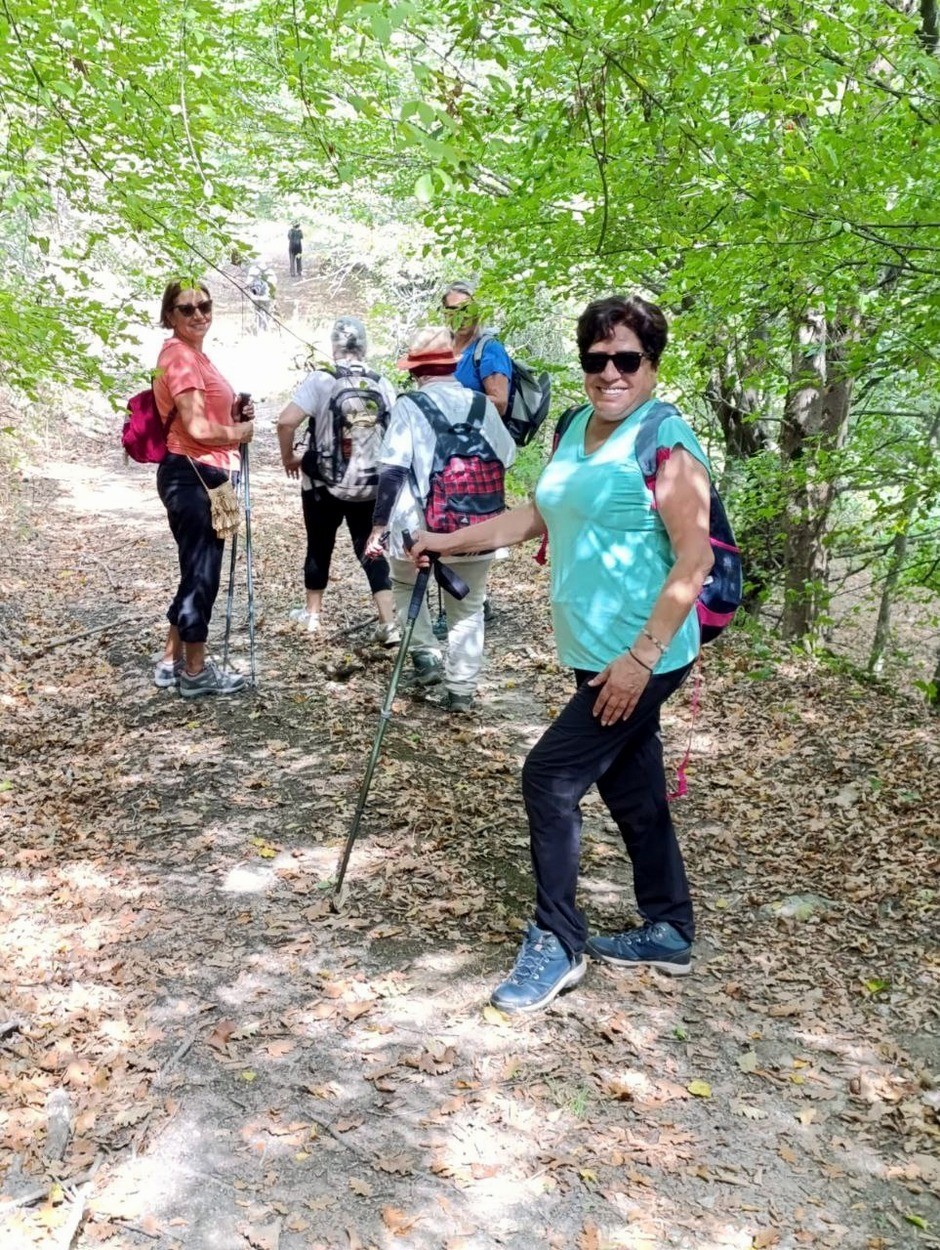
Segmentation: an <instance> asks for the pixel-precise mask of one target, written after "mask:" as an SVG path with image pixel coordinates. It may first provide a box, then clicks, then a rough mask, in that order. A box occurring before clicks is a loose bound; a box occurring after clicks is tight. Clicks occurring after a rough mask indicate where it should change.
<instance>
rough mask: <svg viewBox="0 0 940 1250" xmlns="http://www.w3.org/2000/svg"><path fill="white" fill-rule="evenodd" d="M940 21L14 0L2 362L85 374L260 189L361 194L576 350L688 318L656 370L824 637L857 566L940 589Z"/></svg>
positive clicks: (882, 10) (858, 14)
mask: <svg viewBox="0 0 940 1250" xmlns="http://www.w3.org/2000/svg"><path fill="white" fill-rule="evenodd" d="M936 26H937V22H936V11H935V6H934V5H933V4H932V3H930V2H929V0H922V2H921V3H919V4H916V5H914V4H907V3H903V2H901V0H898V2H897V3H888V2H886V0H837V2H836V3H833V4H829V5H823V4H821V3H817V2H813V0H782V2H781V3H779V4H775V5H773V6H760V5H757V6H755V5H752V4H748V3H744V0H701V2H696V3H694V4H693V3H691V2H689V0H677V2H676V3H673V4H672V5H668V6H667V5H662V4H660V3H658V0H639V3H637V4H634V5H629V6H625V5H623V4H622V3H620V2H619V0H547V2H544V3H543V2H539V3H531V4H525V3H519V4H517V3H488V4H487V3H484V4H479V3H477V2H476V0H474V2H473V3H470V0H440V2H439V3H435V4H434V5H430V4H422V3H417V2H413V0H401V2H399V3H389V2H387V0H367V2H363V3H357V2H356V0H337V2H334V3H330V4H326V3H324V2H323V0H290V3H287V2H286V0H268V2H263V0H240V2H239V3H235V4H232V3H226V4H223V3H220V2H218V0H192V2H190V3H187V4H185V5H184V6H179V7H177V6H169V5H161V4H159V3H156V2H155V0H133V2H132V3H130V4H126V3H125V4H120V5H119V4H117V3H115V0H97V2H96V3H80V4H78V5H74V4H71V3H70V4H68V5H66V4H65V3H64V2H63V0H53V2H52V3H48V4H44V5H43V6H41V7H40V6H38V5H36V4H28V3H22V2H21V3H19V4H17V3H15V0H0V28H2V34H3V35H4V40H3V51H0V98H2V101H3V115H2V122H0V126H2V135H3V141H4V143H3V151H4V155H3V158H2V165H0V179H2V183H0V196H2V204H3V209H4V213H3V221H4V225H3V227H2V230H3V235H4V237H3V243H4V250H5V255H6V264H5V266H4V269H3V273H2V274H0V368H2V369H3V371H4V374H5V376H6V377H7V378H8V379H9V380H11V381H13V382H15V383H17V384H19V385H20V386H23V387H26V388H27V389H28V388H30V387H33V386H35V384H36V383H37V381H38V379H39V378H40V377H42V376H45V375H47V374H48V372H49V370H50V368H52V369H54V370H55V371H56V372H57V373H58V374H59V375H60V376H62V377H69V376H85V377H86V378H87V377H89V376H91V377H93V376H94V373H95V369H96V367H97V366H96V364H95V361H96V360H97V359H99V357H98V356H97V355H96V354H95V353H90V352H88V351H86V350H84V348H85V346H86V345H87V344H88V343H89V341H91V340H92V339H93V338H95V337H96V336H97V337H101V338H105V339H107V340H108V342H109V343H112V344H113V343H115V342H116V341H117V333H118V332H119V331H120V329H121V327H122V324H123V321H124V319H125V318H126V317H127V313H128V305H127V303H126V302H125V301H128V300H133V298H134V296H135V295H136V294H137V293H139V292H140V291H141V289H143V287H144V286H145V285H146V283H147V281H148V280H150V279H148V277H147V275H149V274H152V273H154V272H156V271H160V272H165V270H166V267H167V265H168V264H177V265H179V266H198V267H201V268H206V267H208V266H211V265H212V264H214V263H217V262H219V261H220V259H222V258H223V257H224V256H225V255H226V254H227V250H228V249H229V248H230V247H231V245H232V241H233V238H234V237H235V236H236V235H237V233H238V227H239V224H240V223H243V222H244V221H245V220H246V215H247V214H248V212H249V210H250V208H251V205H252V204H254V203H257V196H258V192H259V190H260V189H261V188H262V187H263V188H264V190H265V194H266V195H267V197H268V198H269V200H270V199H271V198H274V199H276V197H277V196H278V195H287V194H289V193H292V192H296V191H297V189H298V188H300V187H307V188H310V189H311V191H313V190H315V189H316V188H317V187H323V188H336V187H345V188H347V189H348V199H347V201H346V204H347V211H349V212H354V211H361V203H362V201H361V199H359V198H357V194H358V192H360V191H362V190H363V189H367V190H368V192H369V193H370V202H371V203H373V204H374V203H375V202H376V201H377V200H378V201H379V202H381V203H382V205H383V210H382V211H383V212H386V213H387V212H389V211H391V212H394V213H396V214H398V215H399V216H405V217H407V216H409V215H410V216H411V217H412V219H415V220H417V219H420V222H421V224H422V226H423V227H424V228H425V230H426V231H427V232H429V237H431V238H432V240H433V243H432V244H431V247H432V248H433V250H434V252H435V262H436V263H439V261H440V258H441V257H446V259H447V261H448V262H449V263H450V264H451V265H452V266H454V267H455V270H459V271H460V272H461V273H474V274H477V275H479V276H480V278H481V282H482V286H481V297H482V299H483V300H484V301H489V302H490V303H491V305H492V307H493V309H494V310H499V313H500V315H501V317H502V318H503V320H504V323H505V325H506V328H507V330H508V333H509V336H510V340H511V341H513V342H515V343H517V344H524V343H528V345H529V347H530V348H534V349H535V350H542V351H543V352H545V353H546V354H551V355H552V356H553V357H554V358H555V360H556V363H557V360H558V356H559V354H560V352H561V350H562V347H563V344H564V343H565V340H566V339H567V340H568V341H569V342H570V318H571V317H572V315H573V313H574V311H575V309H576V308H577V305H578V303H579V302H580V301H583V300H584V299H585V298H587V297H589V296H591V295H594V294H596V293H598V292H602V291H606V290H609V289H611V288H620V289H623V288H638V289H641V290H643V291H645V292H646V293H648V294H649V295H651V296H653V297H655V298H656V299H657V300H659V301H660V302H661V303H662V304H663V305H664V306H665V307H666V308H667V309H668V310H669V312H670V316H671V321H672V329H673V345H672V348H671V350H670V351H669V353H668V355H667V357H666V358H665V360H664V364H663V370H662V373H663V384H664V386H665V387H666V388H668V390H669V391H671V392H672V393H673V394H675V395H676V396H677V397H678V398H679V401H680V402H681V404H682V405H683V407H684V408H685V409H686V410H687V411H688V412H689V413H690V415H691V416H692V418H693V419H694V420H695V421H696V422H697V423H698V424H699V428H701V429H703V430H704V431H708V430H711V434H710V435H708V437H709V438H710V445H711V447H712V449H713V450H714V451H715V452H716V461H717V463H718V465H719V467H722V469H723V473H724V476H725V481H726V485H727V486H728V488H729V489H730V490H731V491H732V493H733V495H734V498H735V506H736V512H737V516H738V518H739V527H740V529H741V536H742V538H743V540H744V542H745V544H746V546H747V548H748V551H749V553H751V557H752V558H751V568H752V580H753V586H752V590H753V601H754V603H755V604H756V603H759V602H761V601H762V600H763V599H765V598H766V597H767V596H770V597H771V598H773V597H774V596H775V595H776V596H777V599H778V601H779V602H780V603H781V604H782V608H781V611H782V616H781V621H782V625H783V628H784V632H785V633H786V634H787V635H788V636H790V637H805V638H813V637H815V636H817V635H818V634H819V632H820V630H821V629H823V628H824V626H825V623H826V620H827V613H828V611H829V608H830V606H831V593H832V590H833V588H834V583H833V580H832V574H833V569H832V559H833V557H837V558H838V560H839V568H840V569H841V570H845V569H847V568H850V567H853V568H854V567H855V566H856V565H857V564H858V563H859V561H858V559H857V557H856V554H855V553H856V552H857V550H858V549H859V547H860V546H867V547H868V548H869V551H868V554H867V557H866V558H867V566H866V567H869V568H870V570H871V573H872V578H871V582H872V585H873V586H877V585H878V583H879V581H881V580H884V581H886V582H887V583H888V584H890V585H892V586H897V585H903V584H904V583H905V582H908V583H911V582H916V583H918V584H920V585H922V586H924V587H927V588H931V589H933V588H935V583H936V568H937V553H938V543H937V529H938V515H937V478H936V470H935V469H933V468H932V452H933V451H934V450H935V449H936V446H937V441H938V426H937V421H936V414H937V412H938V411H940V385H938V370H937V361H938V354H940V341H938V339H940V315H938V313H940V286H938V282H937V277H938V275H940V267H938V262H937V258H938V256H940V224H938V219H937V213H936V207H935V189H936V186H937V182H938V175H940V168H938V165H940V156H938V151H940V148H938V144H937V142H936V140H937V136H938V126H940V60H938V58H937V55H936V53H937V46H936V44H937V37H936ZM390 206H391V207H390ZM425 237H428V235H426V236H425ZM103 257H104V258H105V259H106V261H107V268H109V269H111V270H114V271H117V272H118V273H119V275H120V280H121V281H120V286H119V289H118V290H117V291H116V292H115V291H108V292H102V291H101V290H100V289H99V283H98V282H97V281H96V268H97V267H99V266H101V262H102V258H103ZM24 290H25V291H26V292H28V294H27V295H25V296H24ZM40 344H42V345H43V350H42V351H38V350H37V347H38V345H40ZM564 381H565V379H564V378H563V377H561V378H559V382H560V384H561V385H560V389H562V390H563V389H564ZM569 382H570V383H571V384H572V385H573V384H575V382H576V380H575V375H574V374H573V373H572V374H571V375H570V378H569ZM862 532H867V533H868V534H869V536H870V537H872V539H873V541H870V542H868V543H859V541H858V535H859V534H860V533H862ZM902 532H903V533H904V534H905V535H907V536H908V537H909V538H910V539H911V540H913V541H909V542H907V543H906V544H902V547H903V552H902V554H901V555H900V557H899V544H898V543H897V541H896V535H897V534H899V533H902ZM899 560H900V564H899V566H898V561H899ZM847 561H854V562H855V563H854V564H848V563H846V562H847ZM895 566H898V567H897V568H895ZM895 572H896V574H897V576H896V577H895V576H894V574H895ZM781 592H782V599H780V594H781Z"/></svg>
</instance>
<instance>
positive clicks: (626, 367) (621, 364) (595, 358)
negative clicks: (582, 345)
mask: <svg viewBox="0 0 940 1250" xmlns="http://www.w3.org/2000/svg"><path fill="white" fill-rule="evenodd" d="M649 359H650V357H649V356H647V354H646V352H582V353H581V368H582V369H583V370H584V372H585V373H603V372H604V370H605V369H606V368H607V365H608V362H609V361H611V360H612V361H613V362H614V368H615V369H616V370H617V372H618V373H636V371H637V370H638V369H639V367H640V365H641V364H642V363H643V361H644V360H649Z"/></svg>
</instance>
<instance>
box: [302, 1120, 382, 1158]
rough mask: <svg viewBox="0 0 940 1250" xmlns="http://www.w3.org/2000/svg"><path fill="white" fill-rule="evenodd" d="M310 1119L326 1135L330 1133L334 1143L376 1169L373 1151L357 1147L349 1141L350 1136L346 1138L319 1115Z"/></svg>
mask: <svg viewBox="0 0 940 1250" xmlns="http://www.w3.org/2000/svg"><path fill="white" fill-rule="evenodd" d="M310 1119H311V1120H312V1121H313V1122H314V1124H317V1125H319V1127H320V1128H322V1129H323V1131H324V1133H329V1135H330V1137H332V1138H333V1140H334V1141H338V1142H339V1144H340V1145H341V1146H345V1147H346V1149H347V1150H350V1151H352V1153H353V1154H354V1155H358V1156H359V1158H360V1159H362V1161H363V1162H364V1163H368V1164H371V1166H372V1167H376V1162H375V1156H374V1155H373V1154H372V1153H371V1151H368V1150H363V1149H362V1147H361V1146H357V1145H356V1143H355V1142H353V1141H350V1140H349V1138H348V1135H346V1136H344V1135H343V1134H342V1133H337V1131H336V1129H335V1128H333V1126H332V1124H329V1123H327V1121H326V1120H321V1119H320V1117H319V1116H318V1115H311V1116H310Z"/></svg>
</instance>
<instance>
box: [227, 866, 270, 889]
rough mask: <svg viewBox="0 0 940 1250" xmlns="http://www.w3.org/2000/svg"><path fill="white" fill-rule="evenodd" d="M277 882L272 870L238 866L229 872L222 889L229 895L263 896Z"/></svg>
mask: <svg viewBox="0 0 940 1250" xmlns="http://www.w3.org/2000/svg"><path fill="white" fill-rule="evenodd" d="M275 881H276V878H275V876H274V873H273V872H272V871H271V869H270V868H256V867H254V866H253V865H252V866H251V867H248V866H246V865H245V864H238V865H236V866H235V867H234V868H231V869H230V870H229V872H228V873H227V875H226V877H225V880H224V881H223V882H222V886H221V888H222V890H223V892H225V893H227V894H263V893H264V892H265V890H267V889H269V888H270V887H271V886H272V885H273V884H274V882H275Z"/></svg>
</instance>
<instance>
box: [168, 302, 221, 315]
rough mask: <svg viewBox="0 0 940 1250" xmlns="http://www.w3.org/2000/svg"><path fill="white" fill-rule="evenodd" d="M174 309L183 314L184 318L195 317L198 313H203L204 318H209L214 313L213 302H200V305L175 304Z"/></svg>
mask: <svg viewBox="0 0 940 1250" xmlns="http://www.w3.org/2000/svg"><path fill="white" fill-rule="evenodd" d="M173 307H174V308H175V309H176V311H177V312H179V313H182V314H183V316H184V317H193V316H195V314H196V313H197V312H200V313H202V315H203V316H204V317H208V316H209V313H211V312H212V300H211V299H204V300H200V301H199V303H198V304H174V305H173Z"/></svg>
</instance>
